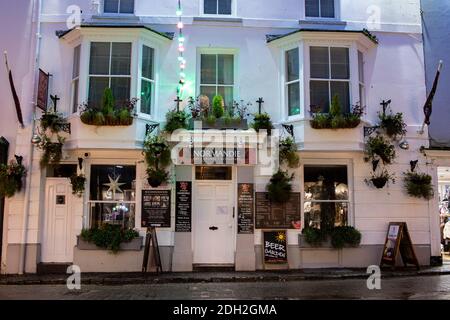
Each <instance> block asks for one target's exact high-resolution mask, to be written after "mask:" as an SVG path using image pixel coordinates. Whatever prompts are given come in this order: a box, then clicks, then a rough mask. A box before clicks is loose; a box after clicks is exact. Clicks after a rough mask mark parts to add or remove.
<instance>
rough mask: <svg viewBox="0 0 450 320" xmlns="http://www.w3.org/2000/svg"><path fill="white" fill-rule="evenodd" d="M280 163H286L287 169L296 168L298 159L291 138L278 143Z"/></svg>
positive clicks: (295, 147) (298, 163) (298, 162)
mask: <svg viewBox="0 0 450 320" xmlns="http://www.w3.org/2000/svg"><path fill="white" fill-rule="evenodd" d="M279 152H280V163H286V164H287V165H288V167H289V168H298V167H299V165H300V157H299V155H298V153H297V146H296V144H295V141H294V139H292V138H291V137H288V138H285V139H283V140H281V141H280V150H279Z"/></svg>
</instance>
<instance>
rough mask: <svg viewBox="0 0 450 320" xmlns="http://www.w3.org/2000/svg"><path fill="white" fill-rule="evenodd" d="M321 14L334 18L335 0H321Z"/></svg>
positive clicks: (323, 16) (324, 16)
mask: <svg viewBox="0 0 450 320" xmlns="http://www.w3.org/2000/svg"><path fill="white" fill-rule="evenodd" d="M320 16H321V17H322V18H334V0H320Z"/></svg>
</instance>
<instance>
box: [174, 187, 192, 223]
mask: <svg viewBox="0 0 450 320" xmlns="http://www.w3.org/2000/svg"><path fill="white" fill-rule="evenodd" d="M191 221H192V182H190V181H178V182H177V186H176V212H175V232H191V229H192V228H191Z"/></svg>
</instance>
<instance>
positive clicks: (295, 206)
mask: <svg viewBox="0 0 450 320" xmlns="http://www.w3.org/2000/svg"><path fill="white" fill-rule="evenodd" d="M255 202H256V229H300V227H301V225H300V222H301V216H300V193H291V197H290V199H289V201H288V202H286V203H281V204H280V203H275V202H271V201H270V200H269V196H268V193H267V192H257V193H256V199H255Z"/></svg>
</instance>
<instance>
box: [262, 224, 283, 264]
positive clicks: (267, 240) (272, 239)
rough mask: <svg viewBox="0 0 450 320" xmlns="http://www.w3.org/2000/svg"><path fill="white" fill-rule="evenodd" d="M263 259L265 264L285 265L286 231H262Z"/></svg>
mask: <svg viewBox="0 0 450 320" xmlns="http://www.w3.org/2000/svg"><path fill="white" fill-rule="evenodd" d="M263 259H264V265H266V264H269V265H270V264H276V265H278V264H287V262H288V260H287V234H286V230H270V231H263Z"/></svg>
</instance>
